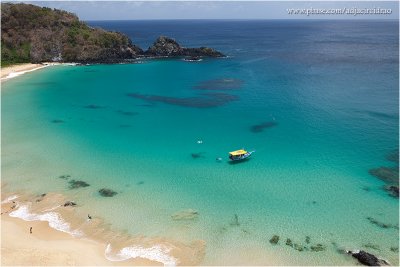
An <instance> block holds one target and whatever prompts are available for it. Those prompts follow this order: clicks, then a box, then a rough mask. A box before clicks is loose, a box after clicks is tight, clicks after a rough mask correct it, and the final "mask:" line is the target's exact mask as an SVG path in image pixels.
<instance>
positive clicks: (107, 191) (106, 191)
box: [99, 188, 118, 197]
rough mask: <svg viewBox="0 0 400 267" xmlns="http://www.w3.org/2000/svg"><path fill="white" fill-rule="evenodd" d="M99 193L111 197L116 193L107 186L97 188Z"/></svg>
mask: <svg viewBox="0 0 400 267" xmlns="http://www.w3.org/2000/svg"><path fill="white" fill-rule="evenodd" d="M99 194H100V195H101V196H102V197H113V196H115V195H116V194H118V193H117V192H115V191H113V190H111V189H108V188H102V189H100V190H99Z"/></svg>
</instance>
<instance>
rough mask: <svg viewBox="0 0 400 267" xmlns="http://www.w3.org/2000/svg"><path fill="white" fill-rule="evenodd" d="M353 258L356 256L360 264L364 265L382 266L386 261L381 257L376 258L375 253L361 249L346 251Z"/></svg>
mask: <svg viewBox="0 0 400 267" xmlns="http://www.w3.org/2000/svg"><path fill="white" fill-rule="evenodd" d="M348 253H349V254H351V255H352V256H353V257H354V258H356V259H357V260H358V261H359V262H360V263H361V264H364V265H366V266H382V265H387V262H386V261H385V260H382V259H378V258H377V257H376V256H375V255H373V254H371V253H368V252H365V251H363V250H360V251H355V252H353V251H348Z"/></svg>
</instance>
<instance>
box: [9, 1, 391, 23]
mask: <svg viewBox="0 0 400 267" xmlns="http://www.w3.org/2000/svg"><path fill="white" fill-rule="evenodd" d="M10 2H17V1H10ZM18 2H20V1H18ZM24 2H27V1H24ZM29 3H32V4H35V5H40V6H47V7H52V8H58V9H63V10H67V11H70V12H73V13H75V14H76V15H78V16H79V18H80V19H81V20H135V19H139V20H142V19H398V18H399V11H398V5H399V4H398V2H397V1H391V2H384V1H359V2H350V1H322V2H317V1H30V2H29ZM311 8H313V9H326V10H327V9H338V8H347V9H348V10H354V9H358V10H363V9H366V8H370V9H373V8H375V10H377V8H381V9H383V8H384V9H390V10H391V14H389V15H377V14H374V15H360V14H359V15H356V16H354V15H353V14H347V15H338V14H335V15H332V14H330V15H328V14H325V15H315V14H309V16H307V15H305V14H298V15H293V14H292V15H289V14H288V10H290V9H293V10H297V9H299V10H305V11H303V12H307V10H308V12H311ZM300 12H301V11H300Z"/></svg>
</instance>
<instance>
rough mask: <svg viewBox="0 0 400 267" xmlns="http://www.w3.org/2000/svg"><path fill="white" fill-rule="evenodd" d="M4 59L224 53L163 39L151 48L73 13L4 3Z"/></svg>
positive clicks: (78, 59)
mask: <svg viewBox="0 0 400 267" xmlns="http://www.w3.org/2000/svg"><path fill="white" fill-rule="evenodd" d="M1 48H2V49H1V60H2V61H1V63H2V66H4V65H7V64H14V63H22V62H33V63H37V62H45V61H56V62H80V63H117V62H123V61H125V60H129V59H135V58H138V57H145V56H151V57H169V56H171V57H175V56H205V57H221V56H223V54H222V53H220V52H218V51H215V50H214V49H211V48H205V47H201V48H185V47H181V46H180V45H179V44H178V43H177V42H176V41H174V40H173V39H171V38H167V37H163V36H162V37H159V38H158V39H157V40H156V42H155V43H154V44H153V46H151V47H150V48H149V49H148V50H147V51H146V52H144V51H143V50H142V49H141V48H140V47H138V46H136V45H134V44H133V43H132V41H131V40H130V39H129V38H128V37H127V36H126V35H124V34H122V33H119V32H110V31H105V30H102V29H94V28H91V27H89V26H88V25H86V23H84V22H81V21H79V19H78V17H77V16H75V15H74V14H72V13H69V12H66V11H62V10H57V9H50V8H46V7H38V6H34V5H30V4H10V3H2V4H1Z"/></svg>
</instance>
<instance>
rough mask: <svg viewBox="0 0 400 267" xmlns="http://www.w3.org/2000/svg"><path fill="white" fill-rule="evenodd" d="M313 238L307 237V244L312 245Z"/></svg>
mask: <svg viewBox="0 0 400 267" xmlns="http://www.w3.org/2000/svg"><path fill="white" fill-rule="evenodd" d="M310 241H311V238H310V237H309V236H306V243H307V244H310Z"/></svg>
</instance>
